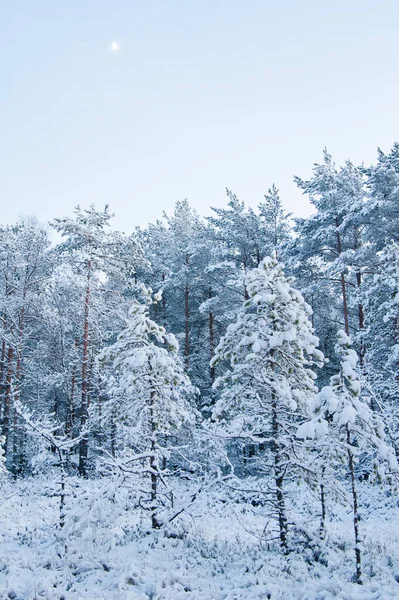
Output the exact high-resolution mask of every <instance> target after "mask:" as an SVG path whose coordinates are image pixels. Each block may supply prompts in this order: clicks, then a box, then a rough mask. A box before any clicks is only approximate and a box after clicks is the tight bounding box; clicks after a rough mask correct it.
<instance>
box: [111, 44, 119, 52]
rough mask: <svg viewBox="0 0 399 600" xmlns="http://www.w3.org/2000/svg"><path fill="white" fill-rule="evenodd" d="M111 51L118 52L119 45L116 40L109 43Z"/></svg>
mask: <svg viewBox="0 0 399 600" xmlns="http://www.w3.org/2000/svg"><path fill="white" fill-rule="evenodd" d="M110 48H111V52H118V50H119V48H120V46H119V44H118V42H111V44H110Z"/></svg>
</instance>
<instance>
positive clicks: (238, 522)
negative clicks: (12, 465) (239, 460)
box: [0, 479, 399, 600]
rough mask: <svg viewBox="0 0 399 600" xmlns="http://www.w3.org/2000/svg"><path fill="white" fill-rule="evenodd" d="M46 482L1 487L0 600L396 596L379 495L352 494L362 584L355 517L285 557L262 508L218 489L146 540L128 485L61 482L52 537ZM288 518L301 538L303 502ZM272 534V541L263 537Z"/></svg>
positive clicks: (335, 521) (341, 519)
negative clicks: (358, 565) (317, 544)
mask: <svg viewBox="0 0 399 600" xmlns="http://www.w3.org/2000/svg"><path fill="white" fill-rule="evenodd" d="M55 487H56V486H55V482H54V481H50V480H48V479H47V480H44V479H42V480H38V479H31V480H23V481H20V482H17V483H11V482H6V483H5V484H3V487H2V502H1V505H2V510H1V511H0V535H1V540H0V598H2V599H3V598H4V599H6V598H10V599H14V600H33V599H39V598H46V599H49V600H50V599H51V600H53V599H57V600H61V599H65V600H67V599H71V600H72V599H74V600H75V599H76V600H77V599H82V598H85V599H87V600H99V599H103V600H124V599H126V600H147V599H153V600H155V599H157V600H196V599H198V600H199V599H201V600H241V599H248V600H264V599H267V598H270V599H272V600H277V599H284V600H291V599H292V600H294V599H295V600H300V599H301V600H329V599H331V598H338V599H340V600H352V599H353V600H355V599H362V600H377V599H380V600H388V599H390V598H396V599H397V598H399V583H398V582H399V541H398V540H397V532H398V525H397V524H398V522H399V508H398V505H397V499H396V497H395V496H393V495H388V494H387V492H386V491H384V489H382V488H378V487H372V486H369V485H367V484H362V485H361V486H360V496H361V504H362V505H363V511H362V517H363V518H362V521H361V527H362V529H361V532H362V538H363V547H364V552H363V556H364V560H363V566H364V574H365V575H364V585H363V586H359V585H357V584H355V583H351V582H350V580H351V578H352V576H353V573H354V556H353V541H352V540H353V530H352V516H351V514H350V512H349V509H348V510H347V509H345V508H339V509H337V508H336V507H335V508H334V510H332V509H331V510H330V512H331V519H330V520H328V527H327V529H328V534H327V539H326V541H325V543H324V545H323V547H322V548H321V552H313V551H311V550H309V549H305V547H303V548H302V547H301V545H300V543H298V546H297V551H296V552H292V553H291V554H290V555H289V556H288V557H285V556H283V555H282V554H281V553H280V551H279V549H278V546H277V545H276V542H275V541H273V540H270V538H272V537H273V527H272V528H271V529H269V527H271V526H272V524H273V522H272V521H271V519H270V516H268V514H267V508H266V507H264V506H261V505H260V504H258V503H255V504H256V505H255V506H253V505H252V504H251V503H248V502H246V503H244V502H243V501H241V495H239V494H237V493H236V492H231V491H229V490H228V489H226V488H223V489H215V490H214V491H213V492H211V493H208V494H207V495H206V496H203V497H202V498H201V497H200V498H199V499H198V501H197V502H196V503H195V504H194V505H193V506H192V507H191V508H190V511H189V513H186V514H185V515H184V516H182V517H181V518H179V519H180V520H177V519H176V520H175V521H174V522H173V526H172V524H171V525H170V526H169V529H168V530H167V531H162V530H161V531H157V532H149V531H148V530H147V531H146V528H147V526H148V523H147V517H143V514H142V512H141V511H140V510H138V509H137V508H134V500H133V498H132V496H131V495H130V494H129V491H128V489H127V488H124V487H116V486H115V485H113V484H112V482H111V481H109V480H105V479H104V480H95V481H82V480H78V479H70V480H69V481H68V490H69V495H68V497H67V510H66V521H65V526H64V528H63V529H62V531H60V529H59V527H58V520H59V507H58V501H59V498H58V497H56V496H54V491H53V490H54V489H55ZM296 498H297V506H296V507H292V508H293V510H292V511H291V514H295V520H296V522H297V523H298V522H299V523H302V524H303V527H304V528H305V529H306V530H307V531H309V532H312V531H313V532H315V533H316V532H317V525H318V524H317V521H314V520H313V521H312V520H311V519H310V516H309V514H310V511H309V507H310V504H311V498H310V496H309V495H308V494H307V493H306V492H303V493H302V494H300V496H299V500H298V494H296ZM267 538H269V540H268V539H267Z"/></svg>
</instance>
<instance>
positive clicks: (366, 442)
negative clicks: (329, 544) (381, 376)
mask: <svg viewBox="0 0 399 600" xmlns="http://www.w3.org/2000/svg"><path fill="white" fill-rule="evenodd" d="M336 353H337V355H338V357H339V360H340V364H341V368H340V371H339V373H338V374H336V375H334V376H333V377H332V378H331V385H330V386H326V387H324V388H323V389H322V390H321V391H320V392H319V394H318V395H317V396H316V398H315V401H314V405H313V415H314V416H313V419H312V421H310V422H309V423H304V424H303V425H302V426H300V427H299V429H298V434H297V435H298V437H301V438H306V437H308V438H314V439H319V440H320V446H321V448H322V451H323V453H324V456H325V457H326V459H327V460H328V461H329V462H335V464H337V463H338V462H339V460H340V459H341V460H342V459H343V460H345V462H346V464H347V466H348V471H349V478H350V487H351V497H352V510H353V528H354V536H355V556H356V581H357V582H358V583H361V582H362V560H361V538H360V532H359V501H358V493H357V486H356V471H355V468H356V463H357V462H358V460H359V458H360V457H361V456H364V455H369V456H372V457H373V458H374V460H375V466H376V469H377V474H378V476H380V477H383V476H384V475H385V465H388V468H389V470H390V471H391V472H392V471H394V472H396V471H397V470H398V464H397V460H396V457H395V454H394V451H393V449H392V448H391V447H390V446H388V445H387V443H386V441H385V431H384V424H383V422H382V420H381V419H380V417H379V415H378V414H377V413H376V412H374V411H372V410H371V409H370V407H369V406H368V405H367V403H366V402H364V401H363V400H362V398H361V385H360V376H359V373H358V371H357V362H358V357H357V353H356V352H355V350H353V349H352V347H351V341H350V338H349V337H348V336H347V335H346V333H345V332H344V331H342V330H340V331H338V334H337V344H336ZM337 459H338V460H337Z"/></svg>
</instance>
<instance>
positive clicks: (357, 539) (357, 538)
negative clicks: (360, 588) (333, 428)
mask: <svg viewBox="0 0 399 600" xmlns="http://www.w3.org/2000/svg"><path fill="white" fill-rule="evenodd" d="M346 443H347V446H348V462H349V473H350V478H351V488H352V504H353V530H354V533H355V556H356V583H359V584H361V583H362V558H361V553H360V536H359V512H358V510H359V509H358V501H357V491H356V479H355V465H354V461H353V454H352V451H351V449H350V447H351V436H350V431H349V429H348V427H347V428H346Z"/></svg>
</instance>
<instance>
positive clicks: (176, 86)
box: [0, 0, 399, 232]
mask: <svg viewBox="0 0 399 600" xmlns="http://www.w3.org/2000/svg"><path fill="white" fill-rule="evenodd" d="M398 22H399V2H398V1H397V0H391V1H388V0H379V1H378V2H376V1H375V0H362V1H360V0H350V1H348V0H331V1H329V2H327V1H324V2H321V1H320V0H302V1H299V0H280V1H279V2H276V1H275V0H145V1H144V0H141V1H140V2H138V1H136V0H108V1H106V0H68V1H67V2H55V1H54V0H51V1H46V0H35V1H33V0H18V1H17V0H15V1H13V0H3V2H0V75H1V76H0V206H1V215H0V221H1V222H3V223H11V222H13V221H15V220H16V219H17V218H18V216H19V215H21V214H35V215H36V216H37V217H38V218H39V219H40V220H49V219H52V218H54V217H60V216H64V215H70V214H72V211H73V207H74V206H76V205H77V204H80V205H81V206H82V207H87V206H89V205H91V204H93V203H94V204H95V205H96V206H98V207H99V208H100V207H101V208H102V207H103V205H104V204H105V203H108V204H109V205H110V208H111V210H112V211H113V212H115V213H116V218H115V220H114V226H115V227H117V228H119V229H122V230H123V231H126V232H130V231H132V230H133V229H134V227H135V226H136V225H141V226H145V225H146V224H147V223H148V222H150V221H154V220H156V219H157V218H159V217H161V215H162V212H163V210H166V212H168V213H171V212H172V211H173V206H174V203H175V202H176V201H177V200H182V199H184V198H187V199H188V200H189V202H190V204H191V205H192V206H194V207H195V208H196V209H197V211H198V212H199V213H200V214H201V215H208V214H210V207H211V206H217V207H221V206H223V205H225V203H226V195H225V188H226V187H228V188H229V189H231V190H232V191H233V192H234V193H235V194H236V195H237V196H238V197H239V198H240V199H241V200H244V201H245V202H246V203H247V204H248V205H250V206H253V207H256V206H257V204H258V203H259V202H261V201H262V198H263V194H264V193H266V191H267V189H268V188H269V187H270V186H271V185H272V184H273V183H275V184H276V185H277V187H278V188H279V189H280V192H281V199H282V202H283V205H284V207H285V208H286V209H287V210H288V211H290V212H293V213H294V215H298V216H307V215H308V214H310V211H311V208H310V205H309V203H308V201H307V199H306V198H305V197H303V196H302V195H301V192H300V191H299V190H298V189H297V188H296V186H295V184H294V182H293V175H294V174H295V175H298V176H300V177H302V178H308V177H309V176H310V175H311V172H312V165H313V163H315V162H319V161H320V160H322V150H323V148H324V147H325V146H326V147H327V148H328V150H329V152H330V153H331V154H332V155H333V157H334V159H335V160H336V162H337V163H342V162H343V161H344V160H346V159H348V158H350V159H351V160H352V161H354V162H355V163H360V162H363V161H364V162H365V164H370V163H372V162H374V161H375V160H376V150H377V147H378V146H379V147H381V148H382V149H383V150H384V151H387V152H388V151H389V149H390V147H391V146H392V144H393V143H394V141H398V140H399V119H398V110H399V104H398V98H399V61H398V56H399V36H398ZM112 42H116V43H117V44H118V45H119V49H118V51H117V52H113V51H112V49H111V44H112Z"/></svg>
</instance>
